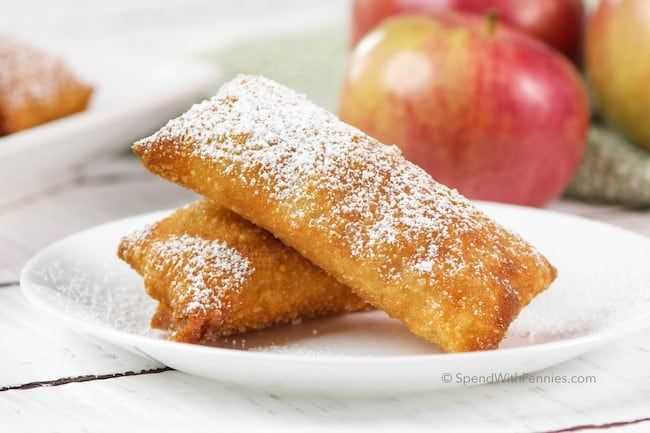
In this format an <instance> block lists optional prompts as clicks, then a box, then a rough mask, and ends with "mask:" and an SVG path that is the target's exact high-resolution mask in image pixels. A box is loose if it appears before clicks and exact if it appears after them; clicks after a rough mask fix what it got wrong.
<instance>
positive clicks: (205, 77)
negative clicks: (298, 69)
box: [0, 52, 220, 205]
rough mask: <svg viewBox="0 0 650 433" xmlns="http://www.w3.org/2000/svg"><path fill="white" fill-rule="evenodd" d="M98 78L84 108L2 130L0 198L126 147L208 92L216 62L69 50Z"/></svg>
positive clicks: (69, 174)
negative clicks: (25, 126)
mask: <svg viewBox="0 0 650 433" xmlns="http://www.w3.org/2000/svg"><path fill="white" fill-rule="evenodd" d="M64 58H65V59H66V61H68V62H69V63H70V64H71V65H72V66H73V69H74V70H75V72H76V73H78V75H79V77H81V78H82V79H83V80H85V81H87V82H89V83H91V85H92V86H93V87H94V90H95V92H94V94H93V98H92V100H91V104H90V106H89V108H88V109H87V110H86V111H84V112H82V113H79V114H76V115H73V116H68V117H65V118H63V119H60V120H56V121H53V122H49V123H46V124H44V125H41V126H36V127H33V128H30V129H27V130H25V131H21V132H18V133H15V134H11V135H7V136H4V137H0V205H2V204H6V203H8V202H11V201H12V200H15V199H17V198H19V197H23V196H25V195H29V194H30V193H33V192H35V191H37V190H39V189H42V188H44V187H50V186H54V185H56V184H57V183H59V182H62V181H64V180H67V179H71V178H73V177H74V175H75V173H76V171H77V170H78V168H79V167H80V166H81V165H83V164H84V163H88V162H89V161H91V160H96V159H97V158H98V157H99V156H105V155H110V154H114V153H117V152H119V151H121V150H124V149H125V148H126V147H127V146H128V144H129V143H131V142H132V141H134V140H136V139H138V138H141V137H143V136H145V135H147V134H149V133H150V132H153V131H155V130H156V129H158V128H159V127H161V126H162V125H164V124H165V123H166V122H167V120H168V119H169V118H171V117H173V116H175V115H177V114H179V113H181V112H183V111H185V110H186V109H187V108H188V107H189V106H190V105H191V104H192V103H193V102H196V101H197V100H200V99H201V98H202V97H205V96H207V95H208V94H209V93H210V91H211V90H212V87H213V86H214V85H215V83H216V82H217V80H218V79H219V76H220V73H219V70H218V68H217V67H215V66H214V65H213V64H210V63H207V62H201V61H196V60H164V61H161V60H157V59H154V58H147V57H142V56H132V57H129V56H124V55H121V56H120V57H117V58H116V57H114V56H112V57H106V56H101V55H97V53H88V54H86V55H84V54H81V53H80V52H76V53H65V54H64Z"/></svg>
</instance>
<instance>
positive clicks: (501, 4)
mask: <svg viewBox="0 0 650 433" xmlns="http://www.w3.org/2000/svg"><path fill="white" fill-rule="evenodd" d="M641 1H643V0H641ZM447 10H456V11H460V12H468V13H474V14H480V15H483V14H485V12H487V11H494V12H496V13H497V14H498V15H499V17H500V19H501V20H503V22H505V23H508V24H510V25H512V26H514V27H517V28H519V29H520V30H523V31H524V32H526V33H528V34H530V35H532V36H534V37H536V38H539V39H541V40H543V41H545V42H546V43H548V44H550V45H551V46H553V47H554V48H556V49H558V50H559V51H561V52H562V53H564V54H565V55H566V56H568V57H569V58H571V59H573V60H577V59H578V55H579V51H580V40H581V36H582V20H583V15H584V7H583V5H582V1H581V0H355V1H354V4H353V6H352V29H351V33H352V43H353V44H355V43H356V42H357V41H359V39H361V38H362V37H363V35H365V34H366V33H367V32H368V31H369V30H370V29H372V28H373V27H374V26H375V25H377V24H378V23H379V22H380V21H382V20H384V19H385V18H387V17H390V16H392V15H396V14H403V13H428V12H440V11H447Z"/></svg>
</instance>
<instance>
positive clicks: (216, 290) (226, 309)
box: [118, 200, 367, 343]
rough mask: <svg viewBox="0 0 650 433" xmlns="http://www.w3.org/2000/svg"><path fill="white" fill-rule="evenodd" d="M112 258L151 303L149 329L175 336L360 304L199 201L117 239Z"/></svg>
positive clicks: (195, 337) (265, 238) (201, 336)
mask: <svg viewBox="0 0 650 433" xmlns="http://www.w3.org/2000/svg"><path fill="white" fill-rule="evenodd" d="M118 255H119V257H120V258H122V259H123V260H124V261H126V262H127V263H129V264H130V265H131V266H132V267H133V268H134V269H135V270H136V271H137V272H138V273H139V274H141V275H143V276H144V284H145V288H146V290H147V292H148V293H149V295H151V297H153V298H154V299H156V300H158V301H159V305H158V309H157V311H156V313H155V315H154V316H153V318H152V321H151V324H152V326H153V327H154V328H161V329H166V330H171V331H173V333H172V337H171V338H172V339H173V340H176V341H182V342H188V343H199V342H206V341H210V340H213V339H215V338H218V337H221V336H226V335H230V334H234V333H240V332H246V331H249V330H253V329H260V328H264V327H267V326H270V325H274V324H277V323H283V322H288V321H291V320H295V319H301V318H308V317H314V316H322V315H330V314H339V313H345V312H350V311H357V310H360V309H364V308H367V304H366V303H365V302H363V301H361V300H360V299H359V298H358V297H356V296H355V295H353V294H352V292H351V291H350V289H349V288H347V287H346V286H344V285H342V284H340V283H338V282H337V281H336V280H334V279H333V278H331V277H329V276H328V275H327V274H326V273H325V272H323V271H322V270H320V269H319V268H317V267H316V266H314V265H312V264H311V263H310V262H309V261H307V260H306V259H304V258H303V257H301V256H300V255H299V254H298V253H297V252H295V251H294V250H292V249H291V248H289V247H287V246H285V245H284V244H282V242H280V241H279V240H277V239H276V238H274V237H273V235H271V234H270V233H268V232H267V231H265V230H263V229H261V228H259V227H257V226H255V225H253V224H251V223H249V222H248V221H246V220H244V219H243V218H241V217H240V216H238V215H237V214H235V213H233V212H231V211H229V210H227V209H225V208H223V207H221V206H218V205H216V204H214V203H211V202H209V201H207V200H203V201H199V202H196V203H193V204H191V205H188V206H186V207H184V208H182V209H179V210H178V211H176V212H175V213H174V214H172V215H171V216H169V217H167V218H165V219H163V220H162V221H160V222H158V223H156V224H154V225H153V226H150V227H148V228H146V229H144V230H141V231H138V232H136V233H134V234H132V235H131V236H128V237H126V238H124V239H122V241H121V242H120V245H119V249H118Z"/></svg>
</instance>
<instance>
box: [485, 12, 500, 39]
mask: <svg viewBox="0 0 650 433" xmlns="http://www.w3.org/2000/svg"><path fill="white" fill-rule="evenodd" d="M498 22H499V12H497V11H495V10H492V9H490V10H488V11H487V12H486V13H485V31H486V32H487V34H488V35H491V34H492V33H494V28H495V27H496V25H497V23H498Z"/></svg>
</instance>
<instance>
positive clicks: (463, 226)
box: [133, 76, 556, 352]
mask: <svg viewBox="0 0 650 433" xmlns="http://www.w3.org/2000/svg"><path fill="white" fill-rule="evenodd" d="M133 148H134V151H135V153H136V154H137V155H139V156H140V158H141V160H142V163H143V164H144V165H145V167H147V168H148V169H149V170H150V171H152V172H153V173H156V174H158V175H160V176H161V177H163V178H165V179H168V180H170V181H173V182H176V183H178V184H180V185H183V186H185V187H188V188H190V189H192V190H194V191H196V192H198V193H200V194H203V195H204V196H206V197H209V198H210V199H212V200H215V201H217V202H219V203H221V204H223V205H224V206H226V207H228V208H230V209H231V210H233V211H235V212H237V213H238V214H240V215H242V216H243V217H245V218H247V219H248V220H250V221H252V222H253V223H255V224H257V225H259V226H261V227H264V228H266V229H267V230H269V231H270V232H271V233H273V234H274V235H275V236H276V237H278V238H279V239H281V240H282V241H284V243H286V244H287V245H290V246H292V247H293V248H295V249H296V250H298V251H299V252H300V253H301V254H302V255H303V256H304V257H306V258H308V259H309V260H311V261H312V262H313V263H314V264H316V265H318V266H319V267H321V268H322V269H324V270H325V271H327V272H328V273H329V274H330V275H332V276H334V277H335V278H336V279H338V280H339V281H340V282H342V283H344V284H346V285H348V286H350V287H351V288H352V289H353V290H354V291H355V293H356V294H357V295H359V296H360V297H361V298H363V299H364V300H366V301H367V302H369V303H370V304H372V305H373V306H375V307H377V308H380V309H382V310H384V311H386V312H387V313H388V314H389V315H390V316H391V317H394V318H396V319H398V320H401V321H402V322H403V323H405V324H406V326H407V327H408V328H409V329H410V330H411V331H412V332H413V333H414V334H416V335H419V336H421V337H423V338H425V339H427V340H429V341H432V342H434V343H436V344H438V345H439V346H440V347H441V348H442V349H444V350H446V351H449V352H456V351H469V350H480V349H494V348H496V347H497V346H498V344H499V342H500V341H501V340H502V338H503V337H504V335H505V333H506V331H507V329H508V326H509V325H510V323H511V322H512V321H513V320H514V319H515V317H516V316H517V315H518V313H519V312H520V310H521V309H522V308H523V307H524V306H525V305H527V304H528V303H529V302H530V301H531V299H533V297H534V296H535V295H537V294H538V293H540V292H541V291H543V290H544V289H546V288H547V287H548V286H549V285H550V283H551V282H552V281H553V280H554V278H555V276H556V271H555V269H554V268H553V266H551V265H550V264H549V262H548V261H547V260H546V259H545V258H544V257H543V256H542V255H541V254H540V253H538V252H537V251H536V250H535V249H534V248H533V247H532V246H531V245H529V244H528V243H526V242H525V241H524V240H522V239H521V238H520V237H518V236H517V235H515V234H513V233H510V232H509V231H507V230H506V229H504V228H503V227H501V226H499V225H498V224H496V223H495V222H494V221H492V220H490V218H488V217H487V216H486V215H485V214H483V213H482V212H481V211H479V210H478V209H477V208H475V207H474V206H473V205H472V204H470V203H469V202H468V201H467V200H466V199H465V198H463V197H462V196H461V195H459V194H458V193H457V192H456V191H455V190H450V189H449V188H447V187H445V186H443V185H441V184H439V183H437V182H435V181H434V180H433V179H432V178H431V177H430V176H429V175H428V174H427V173H425V172H424V171H423V170H422V169H420V168H419V167H417V166H416V165H414V164H412V163H410V162H408V161H407V160H406V159H404V157H403V156H402V155H401V153H400V152H399V150H398V149H397V148H396V147H395V146H387V145H384V144H382V143H379V142H377V141H376V140H374V139H372V138H371V137H369V136H367V135H365V134H364V133H363V132H361V131H359V130H357V129H356V128H353V127H351V126H349V125H347V124H345V123H343V122H341V121H340V120H339V119H338V118H336V117H335V116H334V115H332V114H331V113H329V112H327V111H325V110H323V109H321V108H319V107H316V106H315V105H313V104H312V103H310V102H309V101H308V100H307V99H306V98H305V97H304V96H302V95H299V94H297V93H295V92H293V91H292V90H290V89H288V88H286V87H284V86H282V85H280V84H277V83H275V82H273V81H270V80H268V79H265V78H262V77H253V76H239V77H237V78H235V79H234V80H233V81H230V82H229V83H226V84H225V85H224V86H223V87H222V88H221V89H220V90H219V92H218V93H217V95H216V96H215V97H213V98H212V99H210V100H206V101H204V102H202V103H201V104H198V105H195V106H193V107H192V108H191V109H190V110H189V111H188V112H187V113H185V114H183V115H182V116H180V117H178V118H177V119H174V120H171V121H170V122H169V123H168V124H167V125H166V126H165V127H163V128H162V129H161V130H160V131H158V132H157V133H156V134H154V135H152V136H151V137H149V138H146V139H143V140H141V141H139V142H137V143H135V145H134V147H133Z"/></svg>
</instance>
